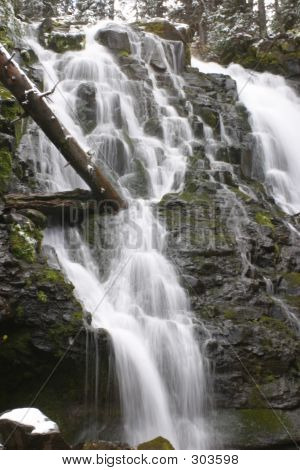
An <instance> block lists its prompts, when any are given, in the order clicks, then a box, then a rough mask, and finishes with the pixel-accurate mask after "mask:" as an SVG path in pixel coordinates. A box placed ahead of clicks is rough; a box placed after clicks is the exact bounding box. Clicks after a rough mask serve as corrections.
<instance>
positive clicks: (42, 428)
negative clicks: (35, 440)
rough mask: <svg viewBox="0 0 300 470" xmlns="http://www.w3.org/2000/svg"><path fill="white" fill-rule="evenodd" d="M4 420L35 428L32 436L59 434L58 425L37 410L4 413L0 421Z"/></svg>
mask: <svg viewBox="0 0 300 470" xmlns="http://www.w3.org/2000/svg"><path fill="white" fill-rule="evenodd" d="M4 419H7V420H9V421H13V422H14V423H20V424H24V425H25V426H33V427H34V429H33V430H32V431H31V434H48V433H51V432H59V428H58V426H57V424H56V423H54V421H51V420H50V419H49V418H47V416H45V415H44V414H43V413H42V412H41V411H40V410H38V409H37V408H16V409H15V410H12V411H8V412H7V413H3V414H2V415H1V416H0V420H4Z"/></svg>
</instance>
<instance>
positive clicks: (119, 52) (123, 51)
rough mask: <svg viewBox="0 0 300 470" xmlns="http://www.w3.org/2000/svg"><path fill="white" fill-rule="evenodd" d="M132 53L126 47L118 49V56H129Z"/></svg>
mask: <svg viewBox="0 0 300 470" xmlns="http://www.w3.org/2000/svg"><path fill="white" fill-rule="evenodd" d="M129 55H130V54H129V52H128V51H126V50H125V49H122V50H121V51H118V56H119V57H128V56H129Z"/></svg>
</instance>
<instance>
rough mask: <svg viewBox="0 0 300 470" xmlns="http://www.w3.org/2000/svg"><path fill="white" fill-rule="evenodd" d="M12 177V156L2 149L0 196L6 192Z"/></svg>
mask: <svg viewBox="0 0 300 470" xmlns="http://www.w3.org/2000/svg"><path fill="white" fill-rule="evenodd" d="M11 176H12V155H11V153H10V152H9V151H8V150H6V149H5V148H4V149H0V194H3V193H5V192H6V191H7V189H8V185H9V182H10V179H11Z"/></svg>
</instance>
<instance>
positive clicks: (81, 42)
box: [45, 31, 85, 54]
mask: <svg viewBox="0 0 300 470" xmlns="http://www.w3.org/2000/svg"><path fill="white" fill-rule="evenodd" d="M45 44H46V46H47V47H48V48H49V49H52V50H53V51H54V52H58V53H60V54H61V53H63V52H67V51H80V50H82V49H84V48H85V34H83V33H63V32H56V31H54V32H51V33H49V34H48V35H45Z"/></svg>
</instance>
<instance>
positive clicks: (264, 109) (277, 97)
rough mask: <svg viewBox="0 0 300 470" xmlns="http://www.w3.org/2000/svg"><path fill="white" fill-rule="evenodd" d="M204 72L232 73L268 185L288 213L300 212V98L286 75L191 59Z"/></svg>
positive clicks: (278, 202)
mask: <svg viewBox="0 0 300 470" xmlns="http://www.w3.org/2000/svg"><path fill="white" fill-rule="evenodd" d="M192 65H193V66H194V67H197V68H198V69H199V70H200V71H201V72H203V73H221V74H225V75H230V76H231V77H232V78H233V79H234V80H235V81H236V83H237V89H238V93H239V99H240V101H241V102H242V103H243V104H244V105H245V106H246V108H247V109H248V111H249V112H250V116H251V117H250V124H251V127H252V131H253V134H254V136H255V137H256V142H257V149H258V151H257V158H258V159H261V160H262V164H263V171H264V176H265V185H266V187H267V188H268V189H269V191H270V193H271V194H272V196H273V198H274V200H275V202H276V203H277V204H278V205H279V206H280V207H281V208H282V209H283V210H284V211H285V212H286V213H288V214H297V213H299V212H300V185H299V181H300V158H299V147H300V134H299V122H300V98H299V96H297V94H296V93H295V91H294V90H293V89H292V88H291V87H290V86H288V84H287V82H286V81H285V79H284V78H283V77H280V76H278V75H272V74H270V73H258V72H253V71H251V70H247V69H244V68H243V67H241V66H240V65H237V64H231V65H230V66H229V67H226V68H225V67H222V66H221V65H219V64H216V63H213V62H202V61H200V60H198V59H195V58H194V59H193V60H192Z"/></svg>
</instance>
